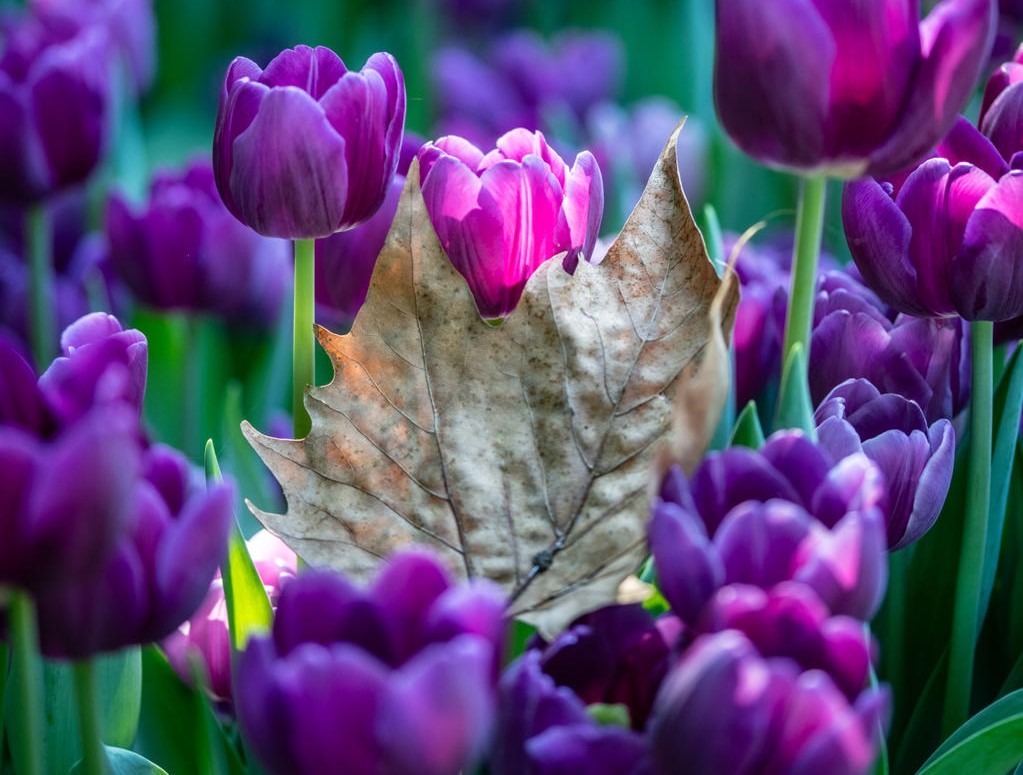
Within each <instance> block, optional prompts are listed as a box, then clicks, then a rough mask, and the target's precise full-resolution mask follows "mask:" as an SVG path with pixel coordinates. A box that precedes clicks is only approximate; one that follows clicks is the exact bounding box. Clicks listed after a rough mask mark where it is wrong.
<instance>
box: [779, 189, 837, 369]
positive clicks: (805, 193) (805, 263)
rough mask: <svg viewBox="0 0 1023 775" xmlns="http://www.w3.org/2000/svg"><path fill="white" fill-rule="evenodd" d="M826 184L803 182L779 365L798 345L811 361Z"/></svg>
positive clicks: (800, 190)
mask: <svg viewBox="0 0 1023 775" xmlns="http://www.w3.org/2000/svg"><path fill="white" fill-rule="evenodd" d="M827 187H828V181H827V179H826V178H823V177H807V178H803V180H802V182H801V184H800V187H799V205H798V208H797V210H796V244H795V246H794V247H793V251H792V291H791V293H790V294H789V307H788V316H787V318H786V322H785V352H784V355H783V356H782V363H785V362H786V361H787V360H788V357H789V353H790V352H792V348H793V347H794V346H795V345H797V344H802V345H803V353H804V354H805V355H806V359H807V363H809V359H810V328H811V326H812V325H813V303H814V298H815V296H816V295H817V263H818V259H819V258H820V251H821V235H822V233H823V230H824V201H825V199H826V195H827Z"/></svg>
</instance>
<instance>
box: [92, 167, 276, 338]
mask: <svg viewBox="0 0 1023 775" xmlns="http://www.w3.org/2000/svg"><path fill="white" fill-rule="evenodd" d="M106 235H107V242H108V243H109V256H110V262H111V265H112V267H113V269H114V272H115V273H116V275H117V277H118V278H119V279H120V280H121V281H122V282H124V283H125V284H126V285H127V286H128V288H129V289H130V290H131V291H132V293H133V294H134V296H135V298H136V299H138V300H139V301H140V302H142V303H143V304H146V305H148V306H150V307H153V308H155V309H161V310H190V311H193V312H208V313H212V314H215V315H218V316H220V317H222V318H223V319H224V320H225V321H227V322H229V323H235V324H245V325H249V326H258V327H263V328H267V327H271V326H273V325H274V322H275V320H276V318H277V313H278V311H279V310H280V306H281V302H282V300H283V296H284V292H285V290H286V288H287V287H288V284H289V282H290V277H291V246H290V245H288V243H287V242H285V241H284V240H278V239H268V238H266V237H261V236H259V235H257V234H254V233H253V232H252V230H251V229H248V228H246V227H245V226H243V225H242V224H240V223H238V221H237V219H235V218H234V217H233V216H232V215H231V214H230V213H229V212H228V211H227V208H225V207H224V205H223V203H222V202H221V201H220V195H219V194H218V193H217V188H216V184H215V182H214V180H213V169H212V167H211V166H210V164H209V162H202V161H199V162H195V163H193V164H191V165H189V166H188V167H187V168H185V169H183V170H181V171H174V172H169V171H168V172H163V173H160V174H158V175H157V176H156V177H155V178H154V179H153V183H152V185H151V186H150V191H149V200H148V202H147V203H146V204H145V206H144V207H142V208H141V209H135V208H133V207H132V206H130V205H129V204H128V202H127V200H125V199H124V198H123V197H121V196H119V195H114V196H112V197H111V198H110V201H109V203H108V207H107V216H106Z"/></svg>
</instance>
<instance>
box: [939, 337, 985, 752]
mask: <svg viewBox="0 0 1023 775" xmlns="http://www.w3.org/2000/svg"><path fill="white" fill-rule="evenodd" d="M992 331H993V324H992V323H991V322H990V321H987V320H974V321H972V322H971V323H970V346H971V348H972V352H971V357H972V375H971V376H972V380H971V385H972V387H971V394H972V397H971V399H970V450H969V469H968V470H969V480H968V484H967V490H966V517H965V524H964V525H963V540H962V543H961V545H960V547H961V548H960V550H959V573H958V578H957V579H956V594H955V608H954V609H953V614H952V645H951V650H950V655H949V656H950V658H949V662H948V684H947V688H946V691H945V715H944V723H943V731H944V733H945V735H946V737H947V736H948V735H949V734H951V733H952V732H954V731H955V730H956V729H957V728H958V727H959V726H960V725H961V724H962V723H963V722H964V721H966V717H967V716H968V715H969V711H970V692H971V691H972V688H973V658H974V649H975V648H976V644H977V634H978V632H979V630H980V622H979V621H978V618H979V616H978V606H979V605H980V588H981V581H982V577H983V572H984V546H985V544H986V543H987V528H988V519H989V514H988V512H989V510H990V509H989V506H990V499H991V438H992V403H993V401H992V395H993V392H994V379H993V377H994V367H993V366H994V365H993V355H992V352H993V348H992Z"/></svg>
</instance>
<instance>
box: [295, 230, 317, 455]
mask: <svg viewBox="0 0 1023 775" xmlns="http://www.w3.org/2000/svg"><path fill="white" fill-rule="evenodd" d="M315 258H316V240H312V239H300V240H295V310H294V329H293V337H292V346H293V349H292V369H291V413H292V414H291V416H292V421H293V422H294V429H295V438H296V439H301V438H305V436H307V435H308V433H309V430H310V429H311V428H312V420H310V419H309V413H308V412H307V411H306V409H305V402H304V400H303V398H304V397H305V387H306V385H312V384H315V381H316V379H315V376H316V375H315V371H314V369H315V365H316V360H315V356H316V347H315V344H314V343H313V325H314V322H315V310H316V270H315V268H316V263H315Z"/></svg>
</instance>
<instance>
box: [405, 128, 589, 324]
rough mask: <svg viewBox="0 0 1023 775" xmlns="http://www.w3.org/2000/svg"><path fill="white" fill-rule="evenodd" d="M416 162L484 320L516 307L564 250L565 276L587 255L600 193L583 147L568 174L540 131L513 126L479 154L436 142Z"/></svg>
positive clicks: (431, 209) (452, 142)
mask: <svg viewBox="0 0 1023 775" xmlns="http://www.w3.org/2000/svg"><path fill="white" fill-rule="evenodd" d="M419 164H420V175H421V177H422V187H423V198H424V199H425V201H426V209H427V212H428V213H429V214H430V221H431V222H432V224H433V228H434V230H435V231H436V232H437V237H438V238H439V239H440V243H441V245H442V246H443V247H444V250H445V252H446V253H447V254H448V257H449V258H450V259H451V263H452V264H454V266H455V268H456V269H457V270H458V271H459V272H460V273H461V274H462V276H463V277H464V278H465V280H466V282H467V283H468V285H469V289H470V290H471V291H472V294H473V296H474V297H475V299H476V306H477V308H478V309H479V312H480V315H481V316H482V317H483V318H485V319H494V318H503V317H505V316H507V315H508V314H509V313H510V312H511V311H512V310H513V309H515V305H516V304H518V302H519V298H520V297H521V295H522V290H523V288H525V285H526V281H527V280H528V279H529V278H530V276H531V275H532V274H533V272H535V271H536V270H537V268H538V267H539V266H540V264H542V263H544V262H545V261H546V260H547V259H549V258H552V257H554V256H556V255H558V254H559V253H562V252H564V253H565V257H564V260H563V262H562V265H563V266H564V268H565V271H567V272H569V273H572V272H574V271H575V268H576V266H577V265H578V263H579V259H580V258H582V259H583V260H585V261H589V260H591V258H592V257H593V248H594V246H595V244H596V241H597V233H598V230H599V228H600V219H601V216H602V215H603V212H604V187H603V181H602V178H601V174H600V168H599V167H598V166H597V163H596V161H595V160H594V158H593V155H592V154H591V153H590V152H589V151H583V152H582V153H580V154H579V155H578V156H576V159H575V163H574V164H573V165H572V167H571V169H569V167H568V165H567V164H565V162H564V161H563V160H562V159H561V157H560V156H558V154H557V153H556V152H555V151H554V149H553V148H551V147H550V146H549V145H547V141H546V139H545V138H544V136H543V134H542V133H540V132H536V133H531V132H528V131H526V130H525V129H516V130H513V131H511V132H509V133H508V134H506V135H504V136H503V137H502V138H501V139H499V140H498V141H497V148H496V149H494V150H493V151H491V152H490V153H488V154H486V155H484V154H483V152H481V151H480V150H479V149H478V148H476V146H474V145H472V144H471V143H469V142H468V141H466V140H463V139H462V138H460V137H442V138H441V139H440V140H438V141H437V142H436V143H427V144H426V145H425V146H424V147H423V148H422V150H420V152H419ZM523 223H528V224H529V226H528V227H527V228H525V229H524V228H523V227H522V226H521V224H523Z"/></svg>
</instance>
